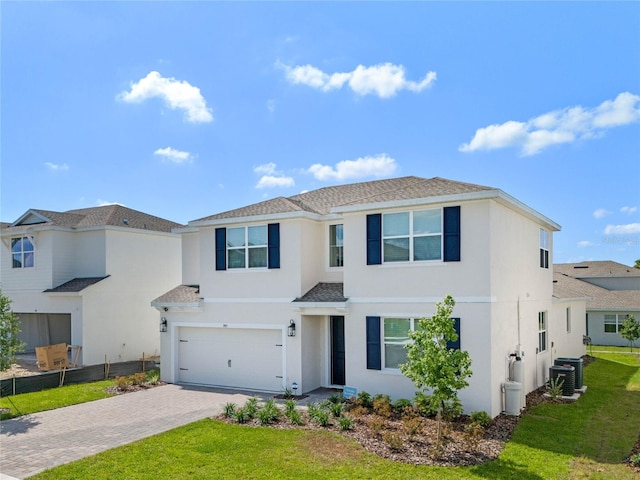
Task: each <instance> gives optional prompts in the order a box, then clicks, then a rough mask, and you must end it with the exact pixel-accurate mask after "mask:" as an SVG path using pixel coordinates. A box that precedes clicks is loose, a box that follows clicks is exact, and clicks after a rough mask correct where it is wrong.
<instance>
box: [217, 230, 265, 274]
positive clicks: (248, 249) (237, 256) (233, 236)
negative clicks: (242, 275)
mask: <svg viewBox="0 0 640 480" xmlns="http://www.w3.org/2000/svg"><path fill="white" fill-rule="evenodd" d="M227 265H228V268H266V267H267V226H266V225H257V226H253V227H239V228H228V229H227Z"/></svg>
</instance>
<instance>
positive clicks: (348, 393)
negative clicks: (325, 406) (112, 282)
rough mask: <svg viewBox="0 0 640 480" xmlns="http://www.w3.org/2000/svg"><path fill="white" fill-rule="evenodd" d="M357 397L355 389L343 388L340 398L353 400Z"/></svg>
mask: <svg viewBox="0 0 640 480" xmlns="http://www.w3.org/2000/svg"><path fill="white" fill-rule="evenodd" d="M357 395H358V389H357V388H356V387H346V386H345V387H344V388H343V389H342V396H343V397H344V398H354V397H356V396H357Z"/></svg>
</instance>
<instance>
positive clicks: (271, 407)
mask: <svg viewBox="0 0 640 480" xmlns="http://www.w3.org/2000/svg"><path fill="white" fill-rule="evenodd" d="M279 417H280V410H278V407H277V406H276V403H275V401H274V400H273V399H271V400H268V401H267V402H266V403H265V404H264V407H262V408H261V409H259V410H258V420H259V421H260V424H261V425H269V424H271V423H274V422H275V421H276V420H278V418H279Z"/></svg>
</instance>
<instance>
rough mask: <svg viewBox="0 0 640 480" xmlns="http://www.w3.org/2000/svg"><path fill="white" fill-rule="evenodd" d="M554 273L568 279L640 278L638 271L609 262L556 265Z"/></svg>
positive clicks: (639, 271) (639, 270)
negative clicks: (563, 275) (566, 276)
mask: <svg viewBox="0 0 640 480" xmlns="http://www.w3.org/2000/svg"><path fill="white" fill-rule="evenodd" d="M553 269H554V271H555V272H560V273H564V274H565V275H569V276H570V277H575V278H587V277H640V269H638V268H633V267H629V266H627V265H623V264H622V263H617V262H612V261H610V260H599V261H592V262H580V263H556V264H554V265H553Z"/></svg>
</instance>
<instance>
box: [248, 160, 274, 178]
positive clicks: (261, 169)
mask: <svg viewBox="0 0 640 480" xmlns="http://www.w3.org/2000/svg"><path fill="white" fill-rule="evenodd" d="M253 171H254V172H255V173H261V174H264V175H273V174H274V173H276V164H275V163H273V162H269V163H265V164H264V165H258V166H257V167H255V168H254V169H253Z"/></svg>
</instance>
